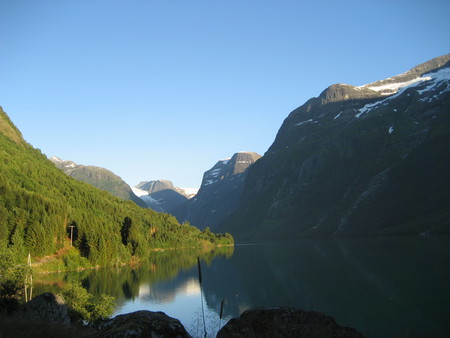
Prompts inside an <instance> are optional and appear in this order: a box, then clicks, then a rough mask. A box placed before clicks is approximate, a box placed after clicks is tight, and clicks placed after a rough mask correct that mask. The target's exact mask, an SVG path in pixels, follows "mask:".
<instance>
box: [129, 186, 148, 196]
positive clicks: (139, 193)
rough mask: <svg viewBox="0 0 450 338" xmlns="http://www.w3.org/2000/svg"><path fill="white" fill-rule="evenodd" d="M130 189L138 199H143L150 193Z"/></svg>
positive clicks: (134, 188) (133, 188)
mask: <svg viewBox="0 0 450 338" xmlns="http://www.w3.org/2000/svg"><path fill="white" fill-rule="evenodd" d="M130 188H131V190H132V191H133V192H134V194H135V195H136V196H137V197H142V196H147V195H148V191H145V190H142V189H139V188H136V187H130Z"/></svg>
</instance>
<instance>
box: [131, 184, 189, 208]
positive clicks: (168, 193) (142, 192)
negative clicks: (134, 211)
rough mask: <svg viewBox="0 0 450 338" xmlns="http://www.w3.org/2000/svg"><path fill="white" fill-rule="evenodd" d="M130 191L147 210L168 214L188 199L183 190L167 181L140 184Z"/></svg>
mask: <svg viewBox="0 0 450 338" xmlns="http://www.w3.org/2000/svg"><path fill="white" fill-rule="evenodd" d="M132 189H133V192H134V193H135V194H136V195H137V196H139V197H140V198H141V199H142V200H143V201H144V202H145V203H146V205H147V206H148V207H149V208H151V209H153V210H155V211H158V212H166V213H169V214H170V213H172V211H173V209H174V208H176V207H177V206H178V205H180V204H182V203H184V202H186V201H187V200H188V199H189V196H188V195H187V194H186V192H185V191H184V190H183V189H181V188H176V187H175V186H174V185H173V183H172V182H171V181H167V180H156V181H144V182H140V183H139V184H137V185H136V186H135V187H133V188H132Z"/></svg>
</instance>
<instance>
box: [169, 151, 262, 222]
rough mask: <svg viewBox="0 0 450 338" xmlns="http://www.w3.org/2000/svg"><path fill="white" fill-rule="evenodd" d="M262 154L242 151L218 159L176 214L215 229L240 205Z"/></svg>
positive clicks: (182, 220)
mask: <svg viewBox="0 0 450 338" xmlns="http://www.w3.org/2000/svg"><path fill="white" fill-rule="evenodd" d="M260 157H261V156H260V155H258V154H257V153H254V152H239V153H236V154H234V155H233V157H232V158H231V159H226V160H221V161H219V162H217V163H216V164H215V165H214V166H213V167H212V168H211V169H210V170H208V171H206V172H205V173H204V175H203V180H202V184H201V187H200V190H199V191H198V193H197V195H196V196H195V197H194V198H192V199H191V200H189V201H187V202H186V203H183V204H181V205H180V206H179V207H177V208H176V209H175V210H174V212H173V214H174V215H175V216H176V217H177V218H178V220H179V221H180V222H185V221H189V222H190V223H191V224H192V225H195V226H196V227H198V228H200V229H204V228H206V227H209V228H210V229H212V230H213V229H215V228H216V227H217V225H218V224H219V223H220V222H221V221H223V220H224V219H225V218H226V217H227V216H229V215H230V214H231V212H232V211H234V210H235V209H236V208H237V206H238V204H239V201H240V198H241V195H242V191H243V189H244V184H245V178H246V176H247V171H248V168H249V167H250V166H251V165H253V163H255V162H256V161H257V160H258V159H259V158H260Z"/></svg>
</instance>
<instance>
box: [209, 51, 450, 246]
mask: <svg viewBox="0 0 450 338" xmlns="http://www.w3.org/2000/svg"><path fill="white" fill-rule="evenodd" d="M449 79H450V54H447V55H444V56H441V57H438V58H435V59H432V60H430V61H428V62H425V63H423V64H421V65H419V66H417V67H414V68H413V69H411V70H409V71H407V72H405V73H403V74H401V75H398V76H394V77H391V78H388V79H385V80H382V81H377V82H374V83H371V84H367V85H363V86H351V85H347V84H335V85H332V86H330V87H328V88H327V89H325V90H324V91H323V92H322V93H321V94H320V95H319V96H318V97H315V98H312V99H310V100H308V101H307V102H306V103H305V104H303V105H302V106H300V107H299V108H297V109H295V110H294V111H292V112H291V113H290V114H289V115H288V117H287V118H286V119H285V121H284V122H283V124H282V126H281V128H280V129H279V131H278V134H277V136H276V139H275V141H274V142H273V144H272V145H271V146H270V148H269V149H268V151H267V152H266V153H265V154H264V156H263V157H262V158H261V159H259V160H258V161H257V162H256V163H255V164H254V165H252V166H251V167H250V168H249V170H248V174H247V177H246V182H245V184H244V190H243V193H242V198H241V199H240V201H239V205H238V206H237V210H236V211H235V212H234V213H233V214H232V215H231V216H230V217H228V218H227V219H226V220H225V221H224V222H222V223H221V224H220V226H219V227H218V228H217V230H219V231H228V232H230V233H232V234H233V236H235V238H237V239H238V240H268V239H286V238H296V237H301V236H357V235H399V234H429V233H441V232H449V231H450V208H449V206H450V170H449V168H450V84H449Z"/></svg>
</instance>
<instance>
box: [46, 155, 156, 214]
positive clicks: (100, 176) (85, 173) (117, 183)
mask: <svg viewBox="0 0 450 338" xmlns="http://www.w3.org/2000/svg"><path fill="white" fill-rule="evenodd" d="M49 159H50V161H52V162H53V163H54V164H55V166H56V167H57V168H59V169H61V170H62V171H63V172H65V173H66V174H67V175H69V176H72V177H73V178H75V179H77V180H79V181H82V182H86V183H89V184H91V185H93V186H94V187H97V188H99V189H102V190H105V191H108V192H110V193H111V194H112V195H114V196H116V197H119V198H120V199H122V200H130V201H133V202H135V203H136V204H137V205H139V206H140V207H143V208H145V207H147V206H146V204H145V203H144V201H143V200H141V199H140V198H139V197H138V196H136V195H135V194H134V193H133V191H132V190H131V188H130V186H129V185H128V184H127V183H126V182H125V181H124V180H122V179H121V178H120V177H119V176H117V175H116V174H114V173H113V172H111V171H110V170H108V169H105V168H100V167H95V166H85V165H79V164H76V163H75V162H73V161H63V160H61V159H60V158H58V157H56V156H52V157H50V158H49Z"/></svg>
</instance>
